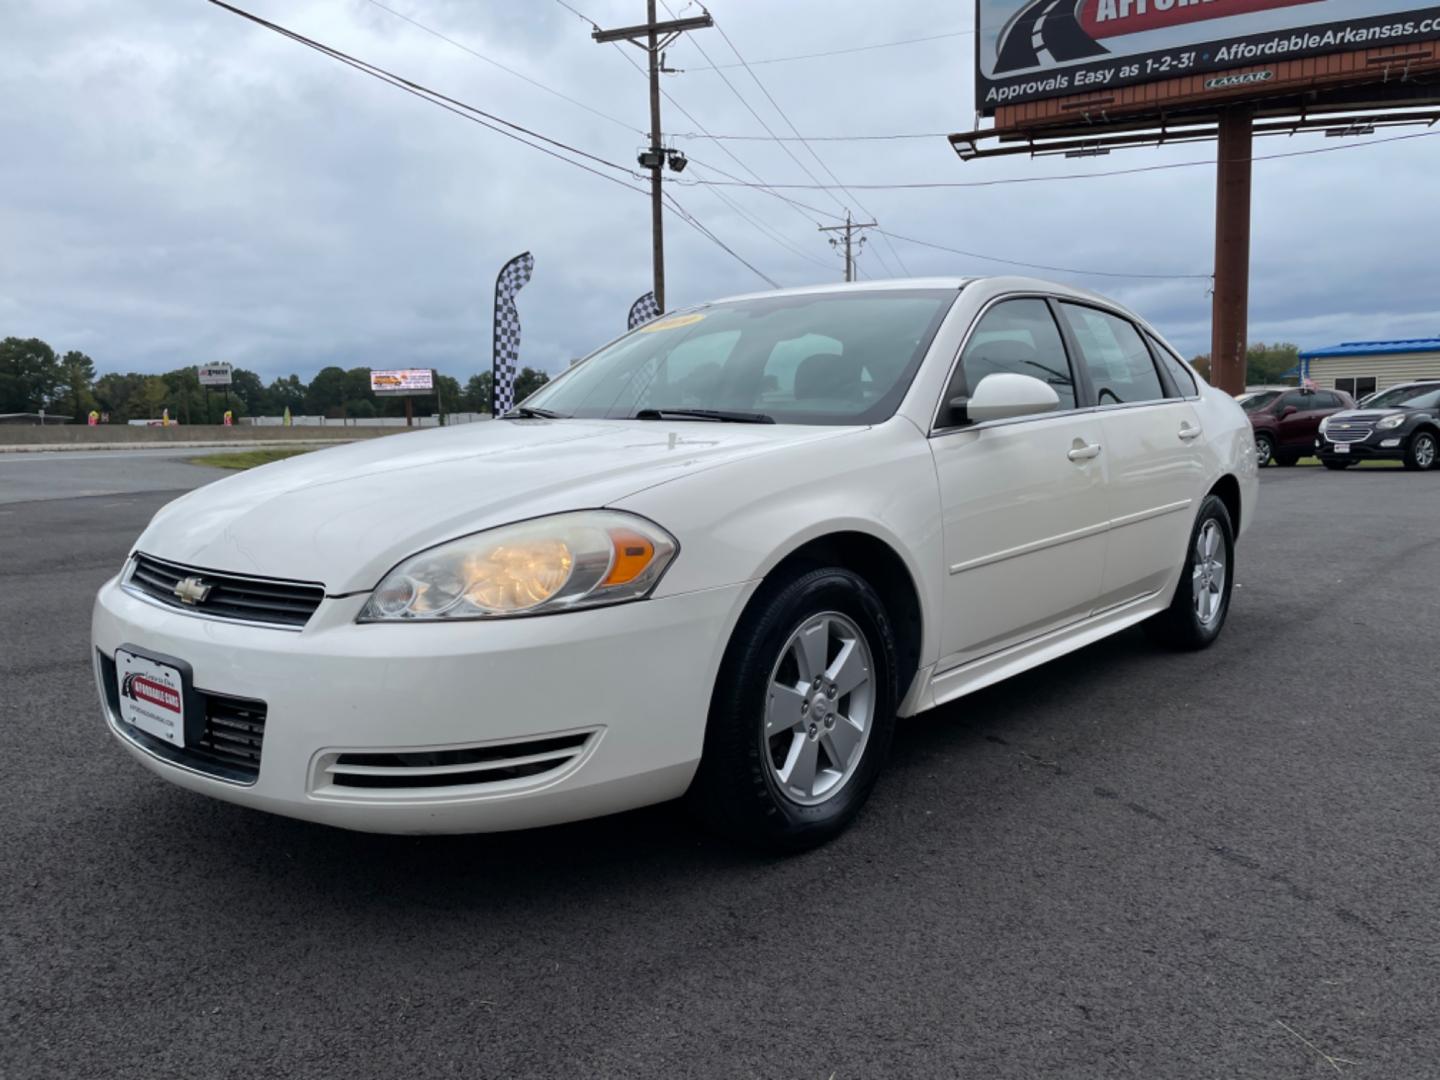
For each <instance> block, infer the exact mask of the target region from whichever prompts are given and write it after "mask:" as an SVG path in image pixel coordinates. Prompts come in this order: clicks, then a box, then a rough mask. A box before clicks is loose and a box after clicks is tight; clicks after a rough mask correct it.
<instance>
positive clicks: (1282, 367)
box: [1190, 341, 1300, 386]
mask: <svg viewBox="0 0 1440 1080" xmlns="http://www.w3.org/2000/svg"><path fill="white" fill-rule="evenodd" d="M1190 363H1191V365H1192V366H1193V367H1194V368H1195V370H1196V371H1198V372H1199V373H1200V375H1201V377H1202V378H1204V379H1205V380H1206V381H1209V379H1210V354H1209V353H1201V354H1200V355H1199V356H1197V357H1195V359H1193V360H1192V361H1190ZM1299 363H1300V346H1299V345H1296V344H1294V343H1292V342H1289V341H1277V342H1276V343H1275V344H1273V345H1267V344H1265V342H1263V341H1257V342H1255V343H1253V344H1251V345H1248V346H1246V348H1245V385H1246V386H1267V385H1275V384H1277V383H1282V382H1291V383H1293V382H1296V381H1298V380H1297V379H1296V378H1295V376H1293V375H1286V374H1285V372H1287V371H1289V370H1290V369H1291V368H1294V367H1296V366H1297V365H1298V364H1299Z"/></svg>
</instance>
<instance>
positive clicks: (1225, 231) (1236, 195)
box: [1210, 105, 1254, 394]
mask: <svg viewBox="0 0 1440 1080" xmlns="http://www.w3.org/2000/svg"><path fill="white" fill-rule="evenodd" d="M1253 129H1254V110H1253V109H1251V108H1250V107H1249V106H1245V105H1234V106H1231V107H1230V108H1227V109H1225V110H1223V111H1222V112H1221V113H1220V117H1219V139H1218V140H1217V143H1218V151H1217V154H1216V158H1217V161H1216V172H1215V296H1214V299H1213V305H1214V306H1213V310H1212V318H1211V331H1210V335H1211V336H1210V378H1211V380H1212V382H1213V383H1214V385H1215V386H1217V387H1219V388H1220V389H1221V390H1224V391H1225V392H1226V393H1227V394H1238V393H1241V392H1243V391H1244V389H1245V353H1246V344H1247V341H1248V339H1249V319H1250V299H1249V298H1250V182H1251V173H1252V161H1251V157H1252V150H1253V145H1254V130H1253Z"/></svg>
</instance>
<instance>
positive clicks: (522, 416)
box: [500, 405, 565, 420]
mask: <svg viewBox="0 0 1440 1080" xmlns="http://www.w3.org/2000/svg"><path fill="white" fill-rule="evenodd" d="M500 419H501V420H564V419H565V417H563V416H561V415H560V414H559V413H558V412H551V411H550V410H549V409H537V408H535V407H534V406H533V405H516V406H515V408H513V409H511V410H510V411H509V412H507V413H501V414H500Z"/></svg>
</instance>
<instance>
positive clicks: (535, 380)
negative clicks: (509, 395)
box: [515, 367, 550, 401]
mask: <svg viewBox="0 0 1440 1080" xmlns="http://www.w3.org/2000/svg"><path fill="white" fill-rule="evenodd" d="M549 381H550V376H549V375H547V374H546V373H545V372H543V371H536V370H535V369H534V368H528V367H527V368H521V369H520V374H518V375H516V376H515V400H516V401H524V400H525V399H526V398H527V397H529V396H530V395H531V394H533V393H534V392H535V391H536V390H539V389H540V387H542V386H544V385H545V384H546V383H547V382H549Z"/></svg>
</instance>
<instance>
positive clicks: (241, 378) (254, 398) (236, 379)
mask: <svg viewBox="0 0 1440 1080" xmlns="http://www.w3.org/2000/svg"><path fill="white" fill-rule="evenodd" d="M265 399H266V392H265V384H264V383H263V382H261V381H260V376H259V375H256V374H255V372H253V371H246V370H245V369H244V368H236V369H235V370H234V371H232V372H231V373H230V407H231V408H232V409H234V410H235V415H236V416H262V415H264V414H265V412H266V400H265ZM237 406H238V407H237Z"/></svg>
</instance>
